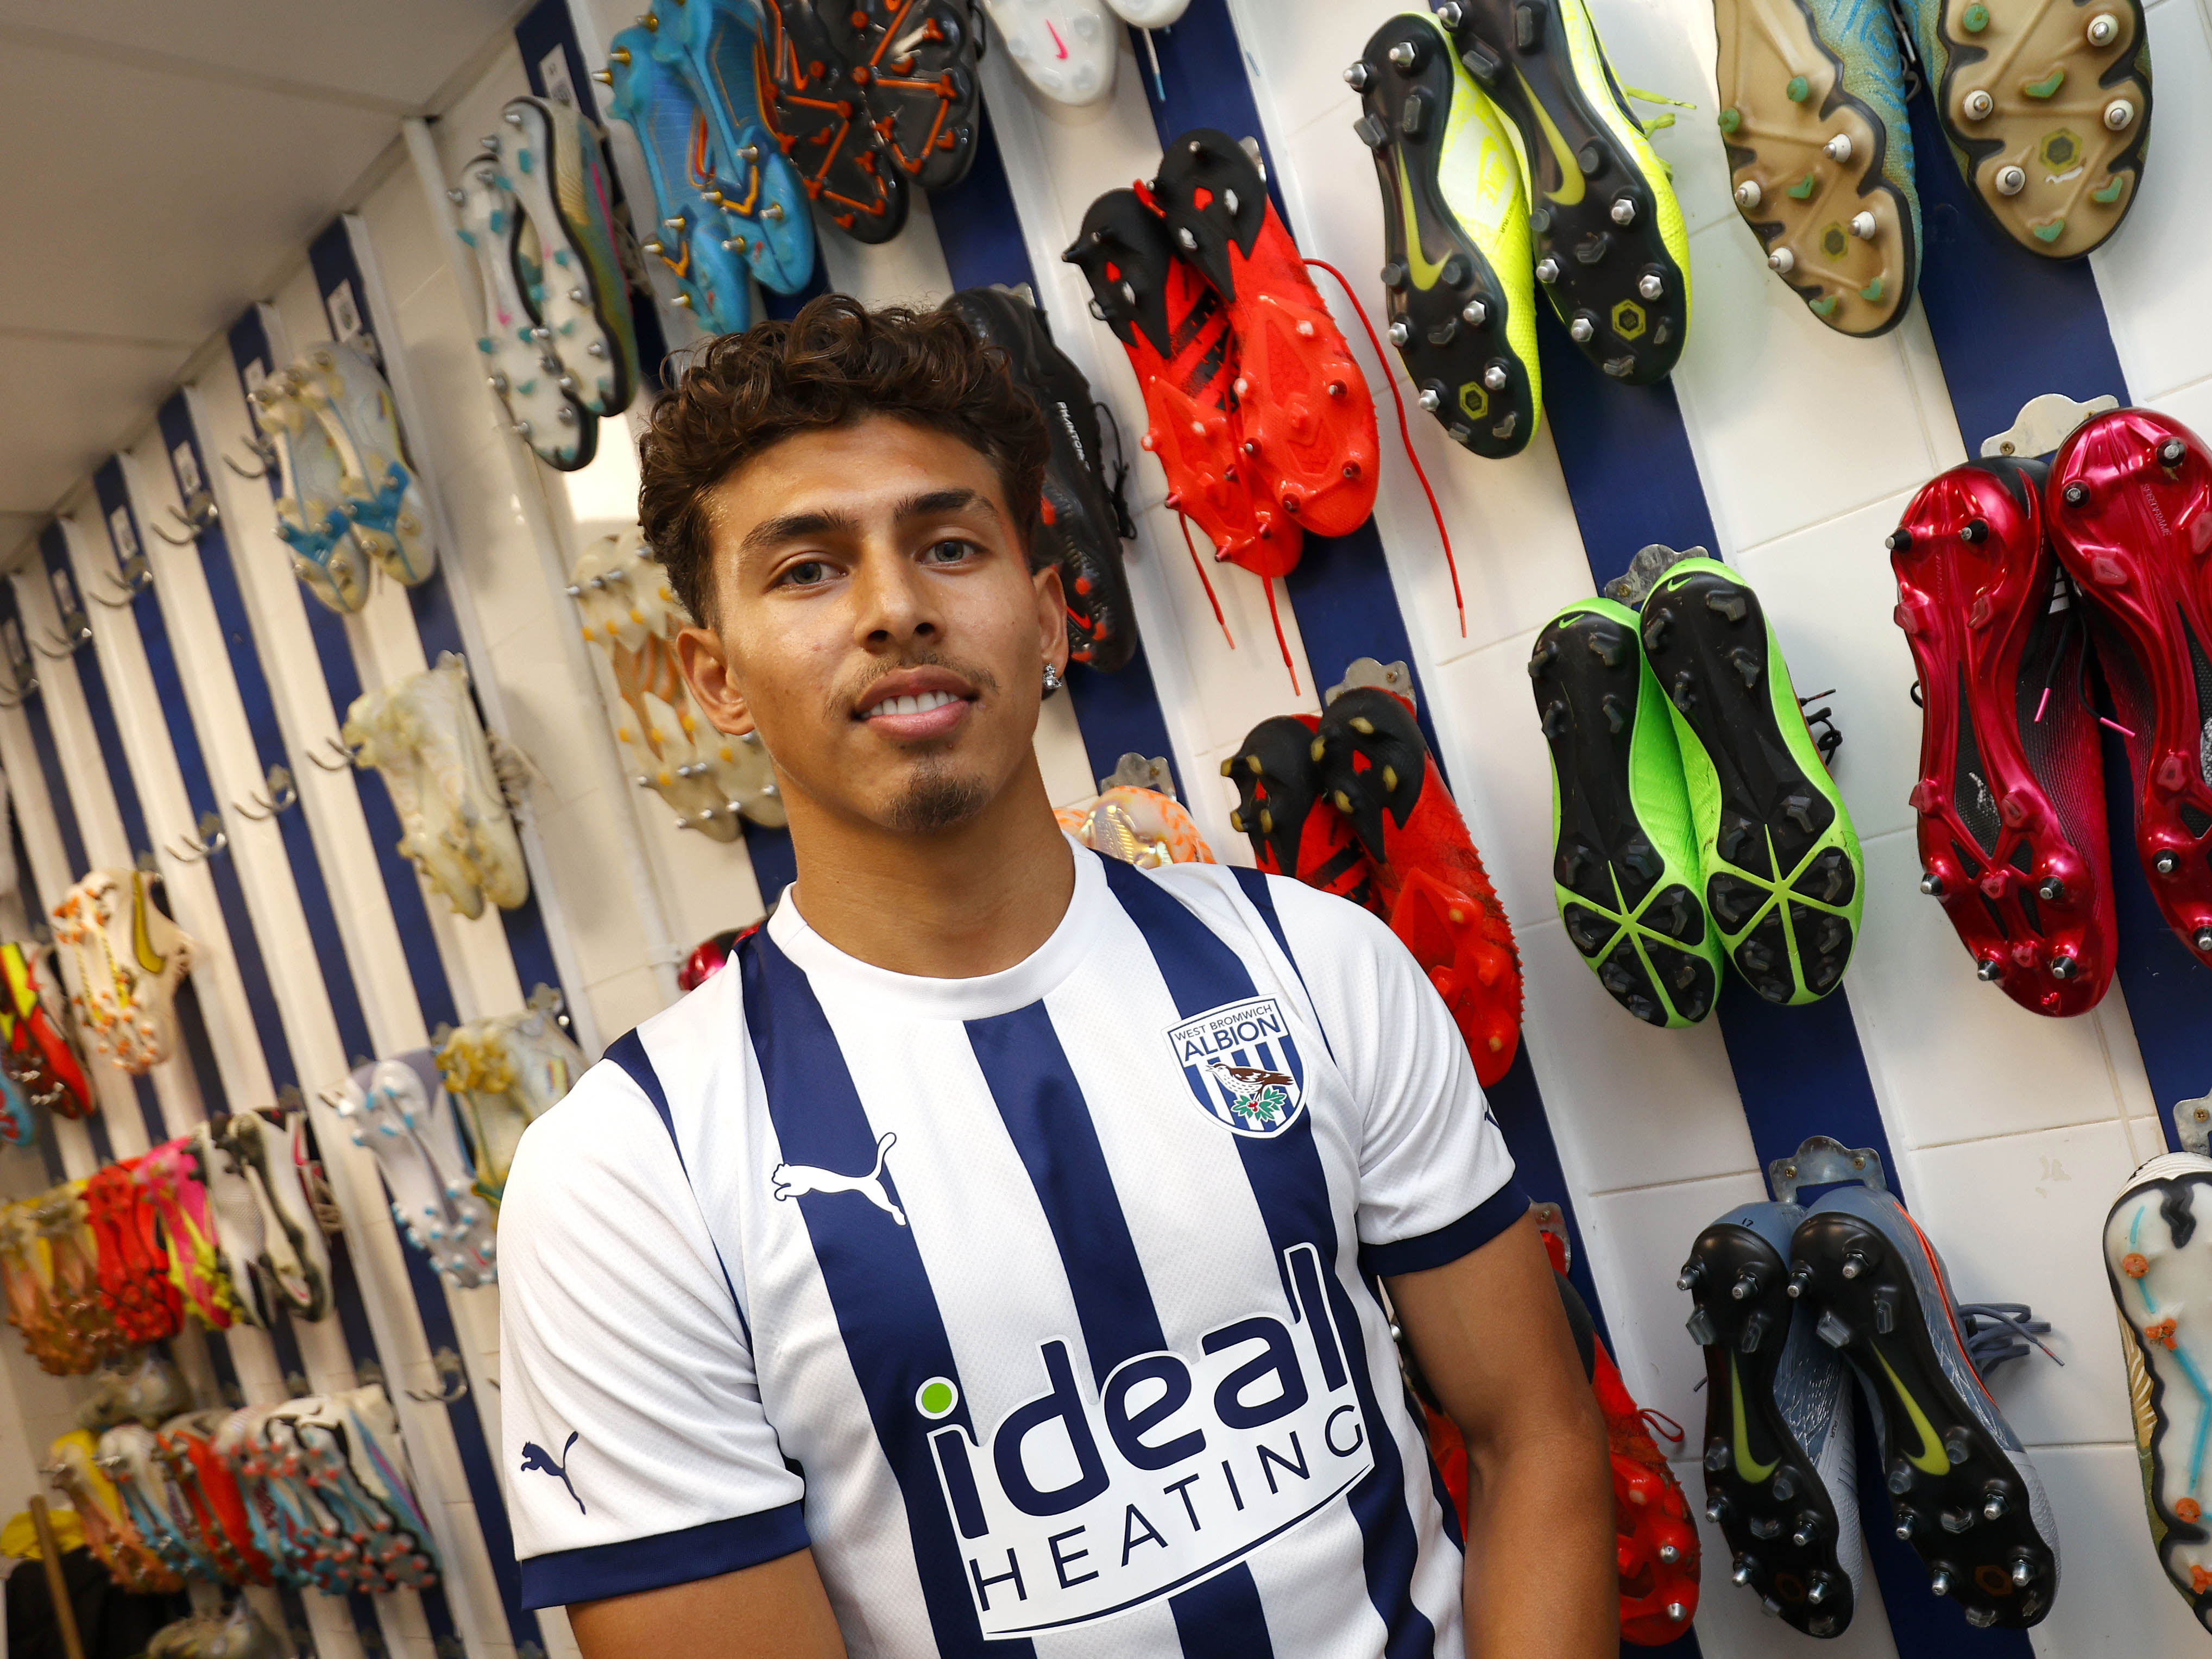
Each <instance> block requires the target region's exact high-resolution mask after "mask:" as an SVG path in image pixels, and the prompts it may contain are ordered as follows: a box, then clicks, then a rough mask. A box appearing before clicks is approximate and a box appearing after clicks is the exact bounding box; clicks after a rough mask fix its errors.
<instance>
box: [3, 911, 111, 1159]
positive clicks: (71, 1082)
mask: <svg viewBox="0 0 2212 1659" xmlns="http://www.w3.org/2000/svg"><path fill="white" fill-rule="evenodd" d="M47 971H48V972H49V973H50V974H51V973H53V971H54V970H53V969H52V963H51V960H50V961H49V964H48V968H47ZM59 984H60V981H59V978H58V975H57V976H56V978H55V980H54V981H53V983H52V984H42V983H41V982H40V978H39V971H38V969H37V967H36V965H35V962H34V957H33V952H32V951H27V950H25V949H24V947H23V946H22V945H17V944H14V943H9V944H7V945H0V1036H4V1037H5V1038H6V1041H7V1043H8V1054H9V1058H8V1060H7V1061H6V1064H7V1066H8V1070H9V1074H10V1075H11V1076H13V1077H14V1078H15V1080H16V1081H17V1082H19V1083H21V1085H23V1087H24V1088H25V1089H26V1090H27V1091H29V1093H30V1096H31V1099H32V1102H33V1104H35V1105H40V1106H44V1107H46V1109H49V1110H50V1111H54V1112H58V1113H59V1114H60V1115H62V1116H64V1117H88V1116H90V1115H92V1113H93V1111H94V1109H95V1108H96V1107H97V1106H98V1104H99V1103H98V1102H97V1101H95V1100H94V1098H93V1097H92V1083H91V1080H90V1079H88V1078H87V1077H86V1076H85V1074H84V1065H83V1062H82V1060H79V1059H78V1057H77V1053H76V1047H75V1045H74V1044H73V1043H72V1042H70V1037H69V1035H68V1030H67V1020H68V1004H67V1003H66V1002H65V1001H64V1000H63V999H62V998H61V997H60V996H59V995H58V989H59Z"/></svg>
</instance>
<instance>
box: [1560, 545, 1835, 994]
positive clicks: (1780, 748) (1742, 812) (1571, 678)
mask: <svg viewBox="0 0 2212 1659" xmlns="http://www.w3.org/2000/svg"><path fill="white" fill-rule="evenodd" d="M1662 551H1663V550H1662ZM1528 676H1529V678H1530V680H1531V681H1532V682H1533V684H1534V692H1535V699H1536V708H1537V711H1538V713H1539V714H1540V715H1541V719H1542V721H1543V727H1544V736H1545V738H1546V740H1547V743H1548V744H1549V745H1550V748H1551V755H1552V833H1553V866H1552V876H1553V890H1554V892H1555V894H1556V896H1557V898H1558V902H1559V916H1560V920H1561V921H1564V922H1565V925H1566V931H1567V938H1568V939H1569V940H1571V942H1572V943H1573V945H1574V947H1575V949H1576V950H1577V951H1579V952H1580V953H1581V955H1582V957H1583V960H1584V961H1585V962H1587V963H1589V966H1590V969H1591V971H1592V972H1594V973H1595V974H1596V975H1597V976H1598V982H1599V983H1600V984H1601V985H1603V986H1604V987H1605V988H1606V990H1607V992H1608V993H1609V994H1611V995H1612V996H1613V999H1614V1000H1616V1001H1618V1002H1619V1003H1620V1005H1621V1006H1623V1007H1625V1008H1626V1009H1627V1010H1628V1012H1631V1013H1632V1014H1634V1015H1635V1016H1636V1018H1638V1019H1640V1020H1643V1021H1644V1022H1645V1023H1647V1024H1652V1025H1662V1026H1680V1025H1693V1024H1697V1023H1698V1022H1699V1021H1700V1020H1702V1019H1704V1018H1705V1016H1706V1015H1707V1014H1708V1013H1710V1012H1712V1007H1713V1004H1714V1001H1715V1000H1716V999H1717V996H1718V994H1719V989H1720V971H1721V957H1723V955H1724V954H1725V955H1726V956H1727V957H1728V959H1729V961H1730V962H1731V963H1734V964H1735V968H1736V970H1737V972H1739V973H1740V974H1741V975H1743V977H1744V979H1745V980H1746V981H1747V982H1748V983H1749V984H1750V986H1751V987H1752V989H1753V990H1754V991H1756V992H1757V993H1758V994H1759V996H1760V997H1762V998H1763V999H1765V1000H1766V1001H1768V1002H1773V1003H1783V1004H1796V1003H1805V1002H1812V1001H1815V1000H1819V999H1820V998H1821V997H1824V996H1826V994H1828V993H1829V992H1831V991H1832V990H1834V989H1835V988H1836V987H1837V986H1838V985H1839V984H1841V983H1842V982H1843V977H1844V968H1845V966H1846V965H1847V964H1848V963H1849V962H1850V954H1851V947H1852V944H1853V942H1854V940H1855V939H1856V938H1857V933H1858V927H1859V915H1860V911H1861V908H1862V907H1863V902H1864V888H1865V871H1864V868H1863V865H1862V863H1861V860H1860V855H1859V843H1858V836H1857V833H1856V832H1855V831H1854V830H1853V829H1852V828H1851V819H1850V812H1849V811H1848V810H1847V809H1846V808H1845V807H1844V798H1843V794H1842V793H1841V792H1840V791H1839V790H1838V789H1837V787H1836V786H1835V783H1834V781H1833V780H1832V779H1831V778H1830V777H1829V775H1828V769H1827V764H1826V757H1827V754H1828V753H1832V752H1833V748H1834V744H1833V743H1831V744H1828V746H1827V750H1826V752H1824V751H1823V749H1822V747H1821V745H1820V743H1819V742H1817V741H1816V740H1815V738H1814V736H1813V733H1812V731H1811V728H1810V726H1808V724H1807V720H1806V717H1805V715H1804V714H1803V713H1802V709H1801V707H1800V703H1799V700H1798V697H1797V696H1796V690H1795V689H1794V688H1793V687H1792V685H1791V684H1790V670H1789V666H1788V665H1787V664H1785V663H1784V661H1783V658H1782V647H1781V644H1780V641H1778V640H1777V639H1776V637H1775V634H1774V629H1773V628H1772V626H1771V624H1770V623H1769V622H1768V621H1767V617H1766V613H1765V610H1764V608H1763V607H1762V606H1761V605H1759V596H1758V595H1757V594H1755V593H1753V592H1752V591H1751V588H1750V586H1748V585H1747V583H1746V582H1745V581H1744V580H1743V579H1742V578H1741V576H1738V575H1737V574H1735V571H1733V570H1731V569H1729V568H1728V567H1727V566H1726V565H1724V564H1723V563H1721V562H1719V561H1718V560H1717V559H1710V558H1705V557H1702V556H1691V557H1686V558H1680V559H1679V560H1677V561H1676V562H1673V563H1670V564H1668V566H1666V567H1665V568H1664V569H1663V570H1662V573H1661V574H1660V575H1659V577H1658V579H1657V582H1656V586H1654V587H1653V588H1652V589H1651V591H1650V595H1649V597H1648V598H1646V599H1644V609H1643V614H1642V616H1641V617H1638V614H1637V613H1636V612H1635V611H1631V610H1630V609H1629V608H1628V607H1627V606H1626V605H1622V604H1620V603H1619V602H1617V601H1615V600H1613V599H1584V600H1582V601H1580V602H1579V603H1577V604H1575V605H1569V606H1568V607H1567V608H1566V609H1565V611H1561V612H1560V613H1559V615H1558V616H1557V617H1553V619H1552V620H1551V621H1550V622H1549V623H1547V624H1545V626H1544V628H1543V629H1541V631H1540V632H1539V633H1538V634H1537V635H1536V645H1535V649H1534V651H1533V652H1532V653H1530V655H1529V658H1528Z"/></svg>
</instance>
